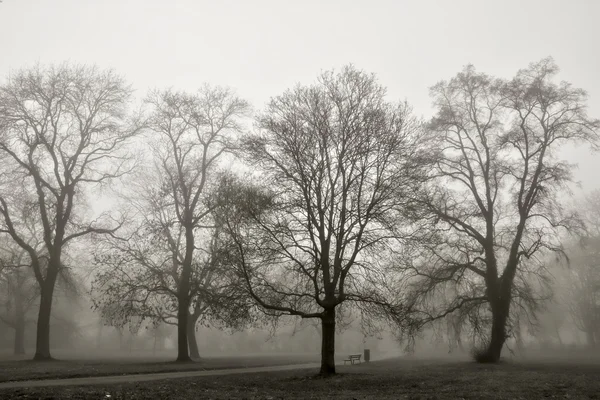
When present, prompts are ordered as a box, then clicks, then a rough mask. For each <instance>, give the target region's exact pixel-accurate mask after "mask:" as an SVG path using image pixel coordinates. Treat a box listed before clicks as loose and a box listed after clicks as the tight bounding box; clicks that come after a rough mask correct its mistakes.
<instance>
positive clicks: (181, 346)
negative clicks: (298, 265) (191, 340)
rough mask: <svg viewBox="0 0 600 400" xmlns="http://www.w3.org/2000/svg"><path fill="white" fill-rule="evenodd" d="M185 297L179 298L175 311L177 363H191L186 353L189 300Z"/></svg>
mask: <svg viewBox="0 0 600 400" xmlns="http://www.w3.org/2000/svg"><path fill="white" fill-rule="evenodd" d="M185 292H186V295H185V296H183V298H179V309H178V310H177V362H187V361H191V360H192V359H191V358H190V355H189V353H188V323H187V322H188V314H189V312H188V309H189V306H190V305H189V298H188V296H187V290H186V291H185Z"/></svg>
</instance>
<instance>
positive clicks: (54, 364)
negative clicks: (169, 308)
mask: <svg viewBox="0 0 600 400" xmlns="http://www.w3.org/2000/svg"><path fill="white" fill-rule="evenodd" d="M55 353H56V354H55V357H57V358H58V360H57V361H49V362H36V361H31V360H30V358H31V357H30V356H29V357H27V358H25V357H19V358H17V359H15V358H14V357H10V356H5V357H1V356H0V382H7V381H23V380H38V379H54V378H78V377H88V376H104V375H123V374H144V373H154V372H175V371H197V370H212V369H227V368H244V367H262V366H271V365H288V364H302V363H310V362H318V361H319V357H318V355H314V354H309V355H306V354H285V355H280V354H267V355H265V354H249V355H243V356H239V355H226V356H215V355H212V356H209V357H205V358H203V359H201V360H200V361H197V362H193V363H175V362H173V361H172V360H173V359H174V358H175V357H174V356H173V355H170V354H167V355H163V354H159V355H156V356H152V355H138V354H127V353H126V354H119V353H115V352H103V353H87V354H85V356H82V355H78V354H77V353H73V352H63V353H61V352H55ZM0 398H1V397H0Z"/></svg>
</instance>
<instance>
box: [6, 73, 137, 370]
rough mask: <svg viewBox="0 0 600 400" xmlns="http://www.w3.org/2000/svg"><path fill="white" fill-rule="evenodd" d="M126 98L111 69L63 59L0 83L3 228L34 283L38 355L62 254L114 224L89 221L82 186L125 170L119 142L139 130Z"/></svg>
mask: <svg viewBox="0 0 600 400" xmlns="http://www.w3.org/2000/svg"><path fill="white" fill-rule="evenodd" d="M130 97H131V90H130V88H129V87H128V86H127V85H126V84H125V82H124V80H123V79H122V78H121V77H119V76H117V75H116V74H115V73H114V72H112V71H102V70H99V69H97V68H95V67H88V66H71V65H66V64H65V65H60V66H51V67H47V68H46V67H41V66H36V67H34V68H31V69H24V70H21V71H18V72H15V73H14V74H12V75H10V76H9V77H8V79H7V81H6V82H5V83H4V84H3V85H2V86H0V131H1V133H2V135H1V137H0V154H1V155H2V157H3V161H4V165H3V172H4V174H3V175H2V180H1V181H0V185H1V190H0V216H1V217H2V218H1V220H2V228H1V230H2V232H4V233H6V234H8V235H9V236H10V237H11V238H12V239H13V240H14V241H15V242H16V243H17V244H18V245H19V246H20V247H21V248H23V249H24V250H25V251H26V252H27V254H28V257H29V259H30V260H29V262H30V263H31V268H32V270H33V273H34V275H35V278H36V280H37V282H38V284H39V287H40V307H39V313H38V320H37V341H36V353H35V356H34V358H35V359H36V360H47V359H51V355H50V315H51V310H52V299H53V294H54V289H55V283H56V280H57V277H58V276H59V274H60V271H61V269H62V268H63V264H62V263H61V259H62V256H63V251H64V250H65V249H66V247H67V246H68V245H69V243H71V241H73V240H75V239H77V238H80V237H83V236H85V235H90V234H108V233H112V232H114V230H115V229H116V227H117V226H118V225H119V223H118V222H117V221H114V220H113V221H106V220H103V219H102V218H99V219H95V220H87V219H86V218H85V217H86V216H85V215H84V214H85V213H84V211H85V206H86V198H85V197H86V194H87V193H86V190H88V189H87V188H88V187H90V186H92V185H102V184H105V183H108V182H109V181H110V180H112V179H114V178H117V177H120V176H121V175H123V174H125V173H126V172H128V171H129V170H130V164H131V157H130V155H129V154H126V153H125V152H124V151H123V146H124V145H125V144H126V142H127V140H128V139H129V138H131V137H132V136H133V135H134V134H135V133H136V132H137V131H138V128H139V125H138V124H137V123H134V121H133V120H130V119H129V118H128V114H127V112H128V110H127V107H128V105H129V100H130ZM132 123H133V125H132ZM19 192H26V194H27V196H29V197H31V198H32V199H33V200H32V204H33V206H32V207H31V213H32V216H33V215H34V216H35V219H36V220H37V221H38V222H39V225H40V226H41V229H40V230H39V238H36V239H37V240H39V242H40V243H43V251H38V250H37V249H35V248H34V247H33V246H32V245H31V244H30V243H29V241H28V236H27V233H26V231H27V230H26V227H25V224H24V223H23V222H22V220H21V218H20V212H21V210H22V204H21V202H20V199H22V198H23V194H22V193H19Z"/></svg>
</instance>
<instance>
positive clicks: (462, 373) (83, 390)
mask: <svg viewBox="0 0 600 400" xmlns="http://www.w3.org/2000/svg"><path fill="white" fill-rule="evenodd" d="M316 372H317V371H316V370H302V371H285V372H270V373H248V374H242V375H223V376H209V377H194V378H180V379H169V380H157V381H150V382H140V383H128V384H120V385H95V386H78V387H69V386H67V387H47V388H24V389H6V390H0V398H15V399H24V398H27V399H94V398H95V399H111V400H112V399H280V398H285V399H289V398H328V399H329V398H334V399H371V398H377V399H545V398H557V399H558V398H560V399H600V362H593V360H583V362H580V361H578V360H574V359H566V360H564V359H546V360H543V361H541V360H540V359H536V360H523V361H514V360H513V361H505V362H502V363H500V364H497V365H481V364H475V363H473V362H471V361H468V360H461V361H456V360H451V359H429V360H415V359H410V358H396V359H390V360H384V361H376V362H371V363H368V364H365V363H363V364H360V365H354V366H340V367H338V375H336V376H334V377H332V378H326V379H323V378H318V377H316V376H315V373H316Z"/></svg>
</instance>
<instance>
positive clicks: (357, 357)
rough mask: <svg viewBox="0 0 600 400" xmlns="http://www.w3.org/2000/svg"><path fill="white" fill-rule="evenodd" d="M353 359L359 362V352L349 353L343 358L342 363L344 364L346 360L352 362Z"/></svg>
mask: <svg viewBox="0 0 600 400" xmlns="http://www.w3.org/2000/svg"><path fill="white" fill-rule="evenodd" d="M355 361H358V362H359V363H360V354H350V355H349V356H348V358H347V359H346V360H344V365H346V362H349V363H350V364H354V362H355Z"/></svg>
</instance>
